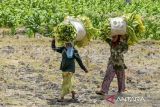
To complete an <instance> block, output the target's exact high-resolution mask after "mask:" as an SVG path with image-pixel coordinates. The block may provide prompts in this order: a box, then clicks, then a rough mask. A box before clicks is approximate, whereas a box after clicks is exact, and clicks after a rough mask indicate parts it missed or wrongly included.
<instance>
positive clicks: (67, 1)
mask: <svg viewBox="0 0 160 107" xmlns="http://www.w3.org/2000/svg"><path fill="white" fill-rule="evenodd" d="M133 12H134V13H138V14H141V15H142V17H143V19H144V22H145V26H146V32H145V34H144V35H143V38H144V39H147V38H150V39H156V40H158V39H159V40H160V20H159V19H160V0H132V4H127V3H125V0H0V27H7V28H8V27H9V28H11V30H12V33H13V34H14V33H15V32H16V28H18V27H22V26H25V27H26V28H27V33H28V35H34V34H35V33H36V32H38V33H41V34H43V35H44V36H47V37H48V36H51V35H54V32H53V27H55V26H56V25H58V24H59V23H61V22H62V21H63V19H64V17H65V16H68V15H70V16H78V15H82V16H87V17H89V18H90V19H91V21H92V23H93V26H94V27H95V28H98V29H99V28H101V27H102V26H103V25H104V23H105V20H106V19H107V18H109V17H111V16H114V15H117V14H119V15H122V14H126V13H133Z"/></svg>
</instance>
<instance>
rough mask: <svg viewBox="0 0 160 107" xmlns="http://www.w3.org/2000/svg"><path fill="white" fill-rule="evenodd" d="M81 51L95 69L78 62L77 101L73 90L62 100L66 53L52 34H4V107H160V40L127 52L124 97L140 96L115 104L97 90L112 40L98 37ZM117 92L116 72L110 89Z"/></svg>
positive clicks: (0, 56) (0, 81) (0, 90)
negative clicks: (55, 47)
mask: <svg viewBox="0 0 160 107" xmlns="http://www.w3.org/2000/svg"><path fill="white" fill-rule="evenodd" d="M78 50H79V53H80V55H81V57H82V60H83V62H84V64H85V65H86V66H87V68H88V70H89V73H88V74H86V73H85V72H84V71H82V70H81V69H80V67H79V65H78V64H77V65H76V73H75V90H76V92H77V96H76V97H77V101H71V100H70V98H71V95H67V96H66V100H65V102H63V103H60V102H57V99H58V98H59V97H60V90H61V83H62V75H61V71H60V70H59V66H60V61H61V54H59V53H56V52H54V51H53V50H52V49H51V39H50V38H45V37H38V38H37V37H36V38H26V37H25V36H24V35H18V36H14V37H4V36H3V37H1V38H0V107H10V106H11V107H47V106H51V107H63V106H65V107H83V106H84V107H140V106H144V107H160V79H159V78H160V41H151V40H147V41H141V42H139V43H138V44H135V45H134V46H130V47H129V51H128V52H127V53H126V54H125V63H126V65H127V67H128V68H127V69H126V71H125V73H126V92H124V93H123V94H122V95H120V96H118V97H121V98H126V97H132V98H137V97H138V98H140V99H139V101H138V100H137V101H133V100H130V101H124V100H123V101H117V100H116V101H115V104H112V103H110V102H108V101H106V100H105V97H102V96H98V95H96V94H95V91H96V90H99V87H100V85H101V83H102V80H103V77H104V75H105V72H106V68H107V62H108V58H109V56H110V48H109V46H108V44H107V43H105V42H102V41H98V40H97V41H92V42H91V43H90V44H89V45H88V46H86V47H84V48H78ZM116 92H117V78H116V77H115V78H114V80H113V82H112V84H111V87H110V92H109V94H110V95H114V94H115V93H116ZM116 97H117V96H116Z"/></svg>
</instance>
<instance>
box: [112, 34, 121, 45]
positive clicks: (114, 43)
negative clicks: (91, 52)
mask: <svg viewBox="0 0 160 107" xmlns="http://www.w3.org/2000/svg"><path fill="white" fill-rule="evenodd" d="M120 40H121V35H118V39H117V41H116V42H113V41H112V47H116V46H117V45H118V43H119V42H120Z"/></svg>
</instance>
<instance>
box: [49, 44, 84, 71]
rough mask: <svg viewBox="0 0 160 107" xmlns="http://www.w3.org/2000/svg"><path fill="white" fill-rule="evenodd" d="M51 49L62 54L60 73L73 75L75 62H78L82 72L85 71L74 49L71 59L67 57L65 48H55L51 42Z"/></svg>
mask: <svg viewBox="0 0 160 107" xmlns="http://www.w3.org/2000/svg"><path fill="white" fill-rule="evenodd" d="M52 49H53V50H54V51H57V52H58V53H61V54H62V61H61V66H60V70H62V72H73V73H74V72H75V60H76V61H77V62H78V64H79V66H80V67H81V69H83V70H84V71H85V70H86V68H85V66H84V65H83V63H82V60H81V57H80V56H79V53H78V51H77V50H76V49H75V48H74V52H73V57H72V58H68V57H67V54H66V52H67V49H66V47H56V46H55V43H53V42H52Z"/></svg>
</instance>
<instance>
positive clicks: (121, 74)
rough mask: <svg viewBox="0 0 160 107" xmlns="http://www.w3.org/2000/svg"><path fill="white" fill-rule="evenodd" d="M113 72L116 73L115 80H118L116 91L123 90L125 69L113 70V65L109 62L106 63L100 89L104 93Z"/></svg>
mask: <svg viewBox="0 0 160 107" xmlns="http://www.w3.org/2000/svg"><path fill="white" fill-rule="evenodd" d="M115 74H116V75H117V80H118V92H123V91H124V90H125V71H124V70H122V71H117V70H114V69H113V66H112V65H111V64H110V65H108V68H107V71H106V74H105V77H104V79H103V83H102V86H101V90H102V91H103V92H105V93H106V94H108V91H109V87H110V84H111V82H112V80H113V78H114V76H115Z"/></svg>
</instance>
